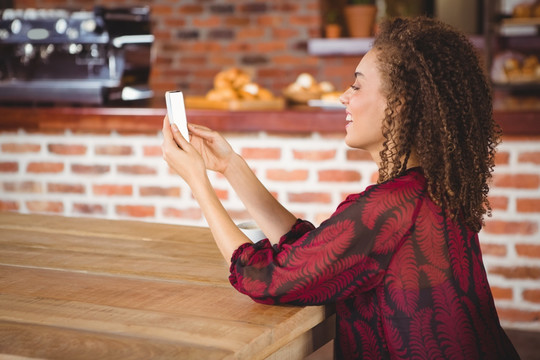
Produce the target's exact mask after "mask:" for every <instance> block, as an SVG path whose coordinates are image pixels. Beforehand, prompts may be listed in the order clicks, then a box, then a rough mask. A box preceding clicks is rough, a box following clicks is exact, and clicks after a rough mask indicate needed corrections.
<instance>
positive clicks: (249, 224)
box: [237, 220, 266, 243]
mask: <svg viewBox="0 0 540 360" xmlns="http://www.w3.org/2000/svg"><path fill="white" fill-rule="evenodd" d="M237 226H238V228H239V229H240V231H242V232H243V233H244V234H245V235H246V236H247V237H248V238H249V240H251V241H252V242H254V243H256V242H257V241H259V240H262V239H266V235H264V233H263V232H262V230H261V229H259V226H258V225H257V223H256V222H255V221H253V220H250V221H244V222H241V223H239V224H237Z"/></svg>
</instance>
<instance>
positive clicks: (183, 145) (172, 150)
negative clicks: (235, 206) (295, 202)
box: [162, 117, 250, 261]
mask: <svg viewBox="0 0 540 360" xmlns="http://www.w3.org/2000/svg"><path fill="white" fill-rule="evenodd" d="M162 150H163V158H164V159H165V161H166V162H167V163H168V164H169V166H170V167H171V168H172V169H173V170H174V171H175V172H176V173H178V175H180V176H181V177H182V178H183V179H184V180H185V181H186V183H187V184H188V185H189V187H190V188H191V190H192V192H193V196H194V197H195V199H196V200H197V202H198V203H199V205H200V207H201V210H202V212H203V214H204V216H205V218H206V220H207V222H208V225H209V226H210V230H211V231H212V235H213V236H214V239H215V241H216V244H217V246H218V248H219V250H220V251H221V253H222V255H223V257H224V258H225V260H227V261H230V260H231V256H232V254H233V252H234V251H235V250H236V249H237V248H238V247H239V246H240V245H242V244H244V243H246V242H249V241H250V240H249V239H248V238H247V237H246V236H245V235H244V233H242V232H241V231H240V229H238V227H237V226H236V224H235V223H234V222H233V221H232V219H231V218H230V216H229V214H228V213H227V211H226V210H225V208H224V207H223V205H222V204H221V202H220V201H219V199H218V197H217V195H216V193H215V191H214V189H213V187H212V185H211V183H210V180H209V179H208V176H207V173H206V166H205V163H204V161H203V159H202V157H201V155H200V154H199V153H198V152H197V150H196V149H195V148H194V147H193V146H192V145H191V144H190V143H188V142H187V141H186V140H185V139H184V138H183V136H182V135H181V134H180V132H179V131H178V129H177V128H176V126H175V125H173V126H172V128H171V126H170V125H169V121H168V119H167V117H165V119H164V121H163V144H162Z"/></svg>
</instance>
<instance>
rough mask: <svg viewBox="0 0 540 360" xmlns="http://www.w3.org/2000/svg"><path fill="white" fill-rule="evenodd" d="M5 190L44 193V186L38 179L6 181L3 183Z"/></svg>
mask: <svg viewBox="0 0 540 360" xmlns="http://www.w3.org/2000/svg"><path fill="white" fill-rule="evenodd" d="M3 189H4V191H5V192H15V193H42V192H43V187H42V186H41V183H39V182H36V181H22V182H5V183H4V184H3Z"/></svg>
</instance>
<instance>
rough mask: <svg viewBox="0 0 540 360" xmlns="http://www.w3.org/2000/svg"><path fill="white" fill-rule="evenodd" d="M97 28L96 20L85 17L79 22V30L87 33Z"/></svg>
mask: <svg viewBox="0 0 540 360" xmlns="http://www.w3.org/2000/svg"><path fill="white" fill-rule="evenodd" d="M96 28H97V24H96V20H94V19H87V20H84V21H83V22H82V23H81V30H82V31H84V32H87V33H91V32H94V31H95V30H96Z"/></svg>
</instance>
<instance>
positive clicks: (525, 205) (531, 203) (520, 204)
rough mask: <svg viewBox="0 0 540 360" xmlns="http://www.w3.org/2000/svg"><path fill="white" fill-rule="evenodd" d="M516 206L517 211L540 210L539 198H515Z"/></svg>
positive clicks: (529, 211) (530, 211)
mask: <svg viewBox="0 0 540 360" xmlns="http://www.w3.org/2000/svg"><path fill="white" fill-rule="evenodd" d="M516 208H517V211H518V212H526V213H532V212H540V199H517V200H516Z"/></svg>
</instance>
